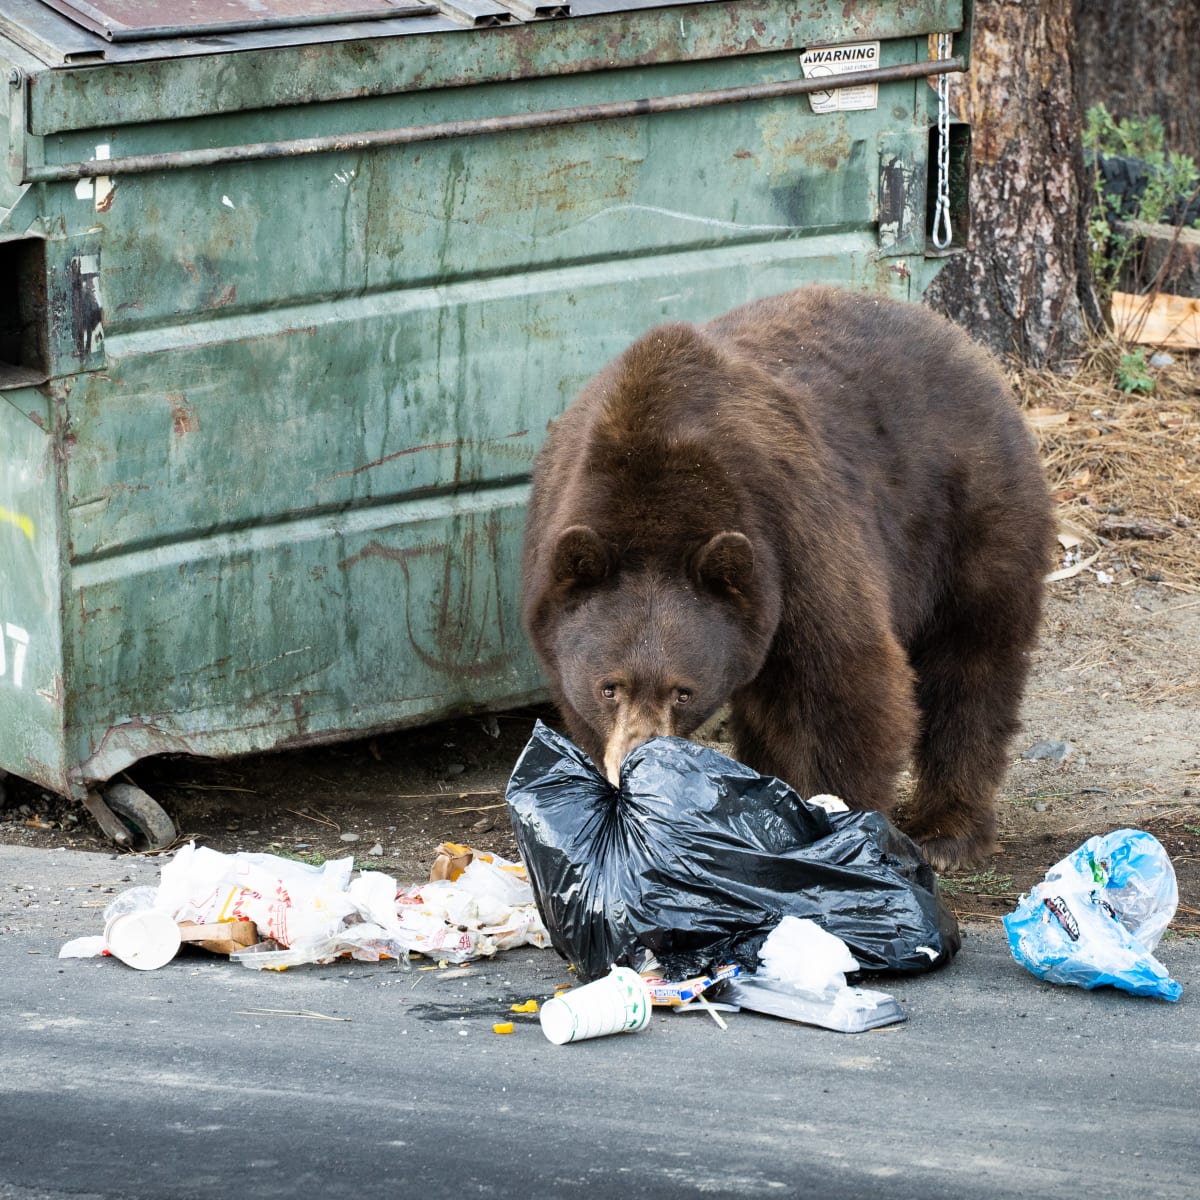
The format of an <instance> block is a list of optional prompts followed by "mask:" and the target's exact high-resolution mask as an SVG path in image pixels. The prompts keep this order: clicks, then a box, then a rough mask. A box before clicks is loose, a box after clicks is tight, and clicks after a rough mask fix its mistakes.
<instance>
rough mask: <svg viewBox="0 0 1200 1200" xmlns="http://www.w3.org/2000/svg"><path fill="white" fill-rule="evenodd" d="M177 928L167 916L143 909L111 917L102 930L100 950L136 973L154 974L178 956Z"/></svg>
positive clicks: (168, 915)
mask: <svg viewBox="0 0 1200 1200" xmlns="http://www.w3.org/2000/svg"><path fill="white" fill-rule="evenodd" d="M179 945H180V939H179V926H178V925H176V924H175V921H174V919H173V918H172V916H171V914H170V913H165V912H159V911H156V910H154V909H146V910H143V911H142V912H131V913H124V914H123V915H122V916H119V917H113V919H112V920H111V921H109V923H108V924H107V925H106V926H105V927H104V947H105V949H106V950H107V951H108V952H109V954H111V955H112V956H113V958H119V959H120V960H121V961H122V962H123V963H126V964H127V965H128V966H131V967H136V968H137V969H138V970H139V971H155V970H157V969H158V968H159V967H162V966H165V965H166V964H167V963H169V962H170V961H171V959H173V958H174V957H175V955H176V954H178V953H179Z"/></svg>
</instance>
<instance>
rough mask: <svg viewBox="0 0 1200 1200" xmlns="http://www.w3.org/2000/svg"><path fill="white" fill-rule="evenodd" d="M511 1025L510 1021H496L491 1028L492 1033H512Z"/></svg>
mask: <svg viewBox="0 0 1200 1200" xmlns="http://www.w3.org/2000/svg"><path fill="white" fill-rule="evenodd" d="M512 1031H513V1023H512V1022H511V1021H497V1022H496V1023H495V1024H494V1025H493V1026H492V1032H493V1033H512Z"/></svg>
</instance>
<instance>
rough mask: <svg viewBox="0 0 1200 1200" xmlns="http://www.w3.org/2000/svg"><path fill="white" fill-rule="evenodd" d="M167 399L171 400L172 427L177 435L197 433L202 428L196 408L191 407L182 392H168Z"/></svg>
mask: <svg viewBox="0 0 1200 1200" xmlns="http://www.w3.org/2000/svg"><path fill="white" fill-rule="evenodd" d="M167 399H168V400H169V401H170V402H171V427H172V429H173V430H174V431H175V436H176V437H183V435H184V434H187V433H195V432H196V431H197V430H198V429H199V428H200V418H199V417H198V416H196V410H195V409H194V408H189V407H188V404H187V399H186V397H185V396H184V395H183V393H182V392H168V393H167Z"/></svg>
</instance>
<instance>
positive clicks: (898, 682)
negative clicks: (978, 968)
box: [522, 286, 1055, 870]
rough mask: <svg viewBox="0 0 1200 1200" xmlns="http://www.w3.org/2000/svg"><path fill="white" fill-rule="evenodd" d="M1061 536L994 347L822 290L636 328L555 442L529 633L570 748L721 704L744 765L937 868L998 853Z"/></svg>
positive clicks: (537, 518) (535, 507) (531, 576)
mask: <svg viewBox="0 0 1200 1200" xmlns="http://www.w3.org/2000/svg"><path fill="white" fill-rule="evenodd" d="M1054 528H1055V522H1054V517H1053V513H1052V505H1051V500H1050V496H1049V493H1048V490H1047V487H1046V483H1045V480H1044V478H1043V474H1042V470H1041V467H1040V464H1039V462H1038V459H1037V456H1036V452H1035V448H1034V444H1033V440H1032V438H1031V435H1030V433H1029V431H1028V428H1027V426H1026V425H1025V423H1024V420H1023V418H1022V416H1021V413H1020V411H1019V410H1018V408H1017V406H1016V404H1015V402H1014V399H1013V396H1012V394H1011V392H1010V389H1009V388H1008V386H1007V385H1006V383H1005V381H1004V379H1003V377H1002V376H1001V374H1000V372H999V370H998V369H997V367H996V366H995V364H994V363H993V362H992V360H991V359H990V357H989V356H988V355H987V353H986V352H985V351H984V350H982V349H981V348H980V347H979V346H977V345H975V344H974V343H973V342H972V341H971V340H970V339H969V338H968V337H967V336H966V334H964V333H963V332H962V331H961V330H959V329H957V328H956V327H955V326H954V325H952V324H951V323H950V322H949V321H946V320H944V319H943V318H941V317H939V316H937V315H936V314H934V313H932V312H930V311H929V310H927V309H925V308H922V307H920V306H917V305H911V304H904V303H900V302H896V301H891V300H886V299H880V298H877V297H873V296H866V295H855V294H851V293H848V292H843V291H840V290H837V289H835V288H830V287H824V286H813V287H805V288H801V289H799V290H797V291H793V292H789V293H787V294H785V295H782V296H775V297H772V298H769V299H766V300H760V301H757V302H755V303H752V304H748V305H745V306H744V307H742V308H738V309H735V310H734V311H733V312H730V313H728V314H726V315H725V316H722V317H718V318H717V319H716V320H713V321H710V322H709V323H708V324H706V325H701V326H696V325H691V324H685V323H675V324H667V325H660V326H658V327H657V328H654V329H652V330H650V332H649V333H647V334H645V336H643V337H642V338H640V339H639V340H638V341H637V342H635V343H634V344H633V345H632V346H631V347H630V348H629V349H628V350H626V351H625V352H624V353H623V354H621V355H620V356H619V357H618V358H616V359H615V360H614V361H613V362H611V363H610V364H609V365H608V366H607V367H605V368H604V369H603V370H602V371H601V372H600V373H599V374H598V375H597V376H596V377H595V378H594V379H592V380H591V382H590V383H588V384H587V385H586V387H585V388H584V389H583V391H582V393H581V394H580V395H579V396H578V398H577V399H576V400H575V402H574V403H573V404H572V405H571V406H570V407H569V408H568V409H567V411H566V412H565V413H564V414H563V415H562V417H561V418H560V419H559V420H558V421H556V422H555V423H554V425H553V427H552V428H551V431H550V434H549V438H548V440H547V442H546V445H545V447H544V448H543V450H542V451H541V453H540V455H539V456H538V459H537V462H536V464H535V468H534V474H533V490H532V495H531V497H530V502H529V512H528V521H527V526H526V532H525V546H524V556H523V563H522V569H523V584H522V619H523V621H524V624H525V628H526V630H527V632H528V634H529V637H530V640H531V642H532V644H533V647H534V649H535V650H536V652H537V655H538V657H539V660H540V662H541V665H542V668H543V670H544V672H545V676H546V679H547V682H548V685H549V688H550V691H551V695H552V697H553V699H554V701H555V702H556V703H557V705H558V706H559V709H560V711H561V713H562V715H563V718H564V720H565V721H566V723H567V726H568V728H569V729H570V732H571V735H572V736H573V737H574V739H575V740H576V742H577V743H578V744H579V745H580V746H581V747H582V749H584V750H585V751H586V752H587V753H588V754H589V755H590V756H591V757H592V758H593V760H594V761H595V762H596V763H597V765H599V766H602V767H603V769H604V772H605V774H606V775H607V776H608V778H609V779H610V780H611V781H612V782H613V783H614V784H616V783H618V781H619V771H620V765H621V761H622V760H623V758H624V757H625V755H626V754H627V753H628V752H629V750H631V749H632V748H633V747H634V746H636V745H639V744H640V743H641V742H643V741H645V740H647V739H649V738H651V737H653V736H656V735H659V734H671V735H676V736H680V737H688V736H689V735H690V734H692V733H694V732H695V731H696V729H697V728H698V727H699V726H700V725H701V724H702V723H703V722H704V721H705V720H706V719H707V718H708V717H710V716H711V715H712V714H713V713H715V712H716V711H717V710H718V709H719V708H720V707H721V706H722V705H724V704H726V703H728V704H729V712H730V725H731V729H732V734H733V739H734V753H735V754H736V756H737V757H738V758H739V759H741V760H742V761H743V762H745V763H746V764H747V765H748V766H751V767H753V768H755V769H756V770H758V771H760V772H762V773H763V774H768V775H776V776H779V777H780V778H781V779H783V780H785V781H786V782H787V783H790V784H791V785H792V786H793V787H794V788H795V789H796V790H797V791H798V792H800V793H801V795H805V796H809V795H813V794H817V793H834V794H836V795H839V796H841V797H842V798H843V799H844V800H845V801H846V803H847V804H849V805H850V806H851V807H852V808H860V809H879V810H887V809H889V808H890V807H891V806H892V805H893V803H894V800H895V780H896V776H897V774H898V773H899V772H900V771H901V769H902V768H903V767H904V766H905V765H906V763H907V762H908V761H909V759H910V756H911V759H912V761H913V764H914V768H915V772H916V775H917V781H916V789H915V793H914V795H913V797H912V802H911V809H910V814H911V815H910V817H909V819H908V821H907V825H906V828H907V830H908V832H909V833H910V834H912V835H913V836H914V837H915V838H917V839H918V840H919V841H920V842H922V843H923V846H924V850H925V853H926V855H927V857H928V859H929V861H930V862H931V863H932V864H933V865H934V866H935V867H937V868H939V869H943V870H946V869H953V868H956V867H963V866H967V865H973V864H976V863H978V862H979V860H980V859H981V858H983V857H984V856H986V855H987V854H988V853H990V852H991V850H992V849H993V848H994V847H993V836H994V828H995V817H994V813H993V800H994V795H995V791H996V788H997V786H998V784H999V782H1000V780H1001V778H1002V776H1003V774H1004V772H1005V769H1006V765H1007V747H1008V744H1009V740H1010V738H1011V736H1012V734H1013V733H1014V731H1015V729H1016V723H1017V722H1016V716H1017V709H1018V705H1019V703H1020V699H1021V694H1022V690H1023V687H1024V682H1025V676H1026V672H1027V669H1028V665H1029V664H1028V653H1029V650H1030V647H1031V646H1032V644H1033V642H1034V638H1035V634H1036V631H1037V627H1038V623H1039V617H1040V610H1041V596H1042V581H1043V576H1044V575H1045V573H1046V571H1047V569H1048V567H1049V562H1050V557H1051V550H1052V540H1053V533H1054Z"/></svg>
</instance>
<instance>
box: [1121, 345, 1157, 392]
mask: <svg viewBox="0 0 1200 1200" xmlns="http://www.w3.org/2000/svg"><path fill="white" fill-rule="evenodd" d="M1117 387H1118V388H1119V389H1120V390H1121V391H1122V392H1125V393H1126V394H1134V393H1136V394H1140V395H1144V396H1148V395H1149V394H1150V393H1151V392H1152V391H1154V376H1153V375H1151V374H1150V364H1149V363H1148V362H1147V361H1146V352H1145V351H1144V350H1141V349H1138V350H1133V351H1131V352H1130V353H1128V354H1122V355H1121V361H1120V363H1119V364H1118V365H1117Z"/></svg>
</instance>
